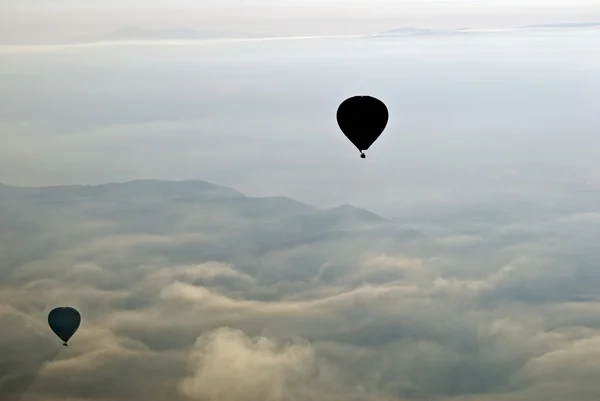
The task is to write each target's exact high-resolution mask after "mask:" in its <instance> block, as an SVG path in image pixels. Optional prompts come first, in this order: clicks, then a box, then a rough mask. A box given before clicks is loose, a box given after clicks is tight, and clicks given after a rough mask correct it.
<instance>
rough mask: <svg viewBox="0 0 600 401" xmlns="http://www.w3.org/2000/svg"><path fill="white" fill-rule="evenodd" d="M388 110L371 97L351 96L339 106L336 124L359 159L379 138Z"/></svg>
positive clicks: (363, 156)
mask: <svg viewBox="0 0 600 401" xmlns="http://www.w3.org/2000/svg"><path fill="white" fill-rule="evenodd" d="M388 118H389V114H388V109H387V107H386V106H385V104H384V103H383V102H382V101H381V100H379V99H376V98H374V97H371V96H353V97H351V98H348V99H346V100H344V101H343V102H342V104H340V107H338V110H337V122H338V125H339V126H340V129H341V130H342V132H343V133H344V135H346V137H347V138H348V139H349V140H350V142H352V143H353V144H354V146H356V147H357V148H358V150H359V151H360V157H362V158H363V159H364V158H365V157H366V156H365V154H364V153H363V151H365V150H367V149H369V147H370V146H371V145H372V144H373V143H374V142H375V141H376V140H377V138H379V136H380V135H381V133H382V132H383V130H384V129H385V127H386V125H387V123H388Z"/></svg>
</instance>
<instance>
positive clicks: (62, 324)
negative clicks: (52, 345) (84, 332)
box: [48, 306, 81, 345]
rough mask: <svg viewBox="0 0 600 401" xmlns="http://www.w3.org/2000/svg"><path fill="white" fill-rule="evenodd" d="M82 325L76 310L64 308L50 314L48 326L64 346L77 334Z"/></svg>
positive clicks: (54, 310)
mask: <svg viewBox="0 0 600 401" xmlns="http://www.w3.org/2000/svg"><path fill="white" fill-rule="evenodd" d="M80 323H81V315H80V314H79V312H77V310H76V309H74V308H71V307H68V306H63V307H59V308H54V309H52V310H51V311H50V313H49V314H48V325H49V326H50V328H51V329H52V331H53V332H54V334H56V335H57V336H58V338H60V339H61V340H63V342H64V344H65V345H66V344H67V341H69V339H70V338H71V337H72V336H73V334H75V332H76V331H77V329H78V328H79V324H80Z"/></svg>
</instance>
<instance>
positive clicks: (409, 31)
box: [369, 22, 600, 37]
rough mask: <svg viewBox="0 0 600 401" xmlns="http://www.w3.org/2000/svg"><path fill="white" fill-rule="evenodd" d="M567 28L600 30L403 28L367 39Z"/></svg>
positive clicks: (555, 26)
mask: <svg viewBox="0 0 600 401" xmlns="http://www.w3.org/2000/svg"><path fill="white" fill-rule="evenodd" d="M567 28H600V22H573V23H560V24H545V25H527V26H520V27H512V28H492V29H471V28H457V29H428V28H418V27H403V28H397V29H391V30H388V31H384V32H380V33H378V34H375V35H371V36H369V37H398V36H426V35H455V34H476V33H499V32H513V31H526V30H539V29H567Z"/></svg>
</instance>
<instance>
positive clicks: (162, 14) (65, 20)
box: [0, 0, 600, 43]
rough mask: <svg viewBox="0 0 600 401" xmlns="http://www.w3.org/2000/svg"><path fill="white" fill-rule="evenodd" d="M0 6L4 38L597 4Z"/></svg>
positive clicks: (568, 12) (329, 23) (277, 29)
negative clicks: (141, 28)
mask: <svg viewBox="0 0 600 401" xmlns="http://www.w3.org/2000/svg"><path fill="white" fill-rule="evenodd" d="M0 7H2V9H3V12H2V16H0V22H1V23H0V39H2V41H3V42H4V43H8V42H12V43H15V42H19V43H27V42H52V41H64V40H68V39H69V38H71V37H73V36H79V35H81V34H82V33H84V34H85V33H89V32H93V33H94V34H98V33H102V32H105V31H110V30H114V29H119V28H122V27H124V26H125V27H126V26H132V25H133V26H139V25H141V26H144V27H149V28H173V27H189V28H196V29H204V30H211V31H217V32H222V31H228V32H233V33H236V34H238V35H253V34H256V35H265V36H279V35H303V34H307V33H311V34H356V33H358V34H365V33H374V32H378V31H382V30H387V29H393V28H395V27H397V26H414V25H417V26H426V27H454V28H459V27H464V26H468V27H477V28H485V27H487V28H490V27H495V28H498V27H507V26H519V25H528V24H537V23H552V22H572V21H594V20H596V21H597V20H600V5H599V4H598V2H597V1H592V0H555V1H544V0H519V1H517V0H509V1H501V0H465V1H460V0H458V1H457V0H436V1H427V0H424V1H414V0H404V1H402V0H400V1H390V0H388V1H382V0H373V1H371V0H355V1H342V0H338V1H332V0H328V1H315V0H302V1H298V0H296V1H292V0H287V1H274V0H261V1H257V0H251V1H245V0H227V1H225V0H218V1H216V0H215V1H191V0H173V1H166V0H164V1H162V0H160V1H157V0H154V1H138V0H126V1H105V2H97V1H89V0H88V1H74V0H54V1H49V0H23V1H20V0H3V1H2V4H1V5H0Z"/></svg>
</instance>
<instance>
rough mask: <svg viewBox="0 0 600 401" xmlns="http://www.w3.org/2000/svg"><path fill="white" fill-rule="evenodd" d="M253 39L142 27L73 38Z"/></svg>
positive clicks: (192, 30) (93, 40) (74, 39)
mask: <svg viewBox="0 0 600 401" xmlns="http://www.w3.org/2000/svg"><path fill="white" fill-rule="evenodd" d="M240 37H244V38H245V37H252V36H250V35H247V34H243V33H239V32H223V31H212V30H205V31H198V30H196V29H191V28H175V29H145V28H140V27H128V28H123V29H119V30H117V31H114V32H110V33H109V34H107V35H100V36H87V35H84V36H78V37H75V38H73V41H74V42H113V41H116V42H118V41H132V40H141V41H144V40H155V41H156V40H167V41H168V40H200V39H216V38H240Z"/></svg>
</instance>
